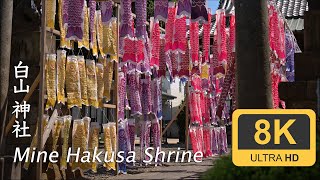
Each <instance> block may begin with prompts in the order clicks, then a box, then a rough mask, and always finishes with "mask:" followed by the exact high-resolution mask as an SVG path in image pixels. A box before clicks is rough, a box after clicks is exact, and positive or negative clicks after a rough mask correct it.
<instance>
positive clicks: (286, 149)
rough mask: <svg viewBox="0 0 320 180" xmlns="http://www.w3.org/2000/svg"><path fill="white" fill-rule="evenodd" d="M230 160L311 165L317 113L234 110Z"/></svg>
mask: <svg viewBox="0 0 320 180" xmlns="http://www.w3.org/2000/svg"><path fill="white" fill-rule="evenodd" d="M232 160H233V163H234V164H235V165H237V166H312V165H313V164H314V163H315V160H316V115H315V113H314V111H312V110H292V109H290V110H283V109H276V110H274V109H267V110H245V109H241V110H236V111H235V112H234V113H233V117H232Z"/></svg>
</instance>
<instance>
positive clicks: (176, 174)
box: [84, 144, 218, 179]
mask: <svg viewBox="0 0 320 180" xmlns="http://www.w3.org/2000/svg"><path fill="white" fill-rule="evenodd" d="M178 147H179V145H178V144H177V145H170V147H168V146H163V147H162V151H165V152H166V154H167V152H169V151H177V149H178ZM181 147H184V146H183V145H181ZM183 150H184V149H183V148H181V150H180V152H181V151H183ZM135 152H136V161H137V163H136V165H135V166H127V174H120V175H117V176H114V175H113V174H114V172H110V171H109V172H108V171H106V170H105V168H104V167H103V166H102V164H99V167H98V172H97V173H92V172H85V173H84V174H85V176H86V178H88V179H199V177H200V176H201V174H202V173H203V172H205V171H206V170H208V169H209V168H211V167H212V164H213V161H214V160H215V159H217V158H218V157H210V158H205V159H203V161H202V162H200V163H195V162H193V160H191V162H190V163H186V162H183V163H181V162H178V163H175V162H173V161H174V160H172V161H171V162H169V163H167V162H166V163H163V164H162V165H161V166H155V165H154V164H153V165H152V164H150V165H147V166H145V165H143V166H141V165H140V164H139V163H138V162H139V160H140V151H139V147H138V146H136V149H135ZM171 159H175V156H173V157H171ZM192 159H193V158H192Z"/></svg>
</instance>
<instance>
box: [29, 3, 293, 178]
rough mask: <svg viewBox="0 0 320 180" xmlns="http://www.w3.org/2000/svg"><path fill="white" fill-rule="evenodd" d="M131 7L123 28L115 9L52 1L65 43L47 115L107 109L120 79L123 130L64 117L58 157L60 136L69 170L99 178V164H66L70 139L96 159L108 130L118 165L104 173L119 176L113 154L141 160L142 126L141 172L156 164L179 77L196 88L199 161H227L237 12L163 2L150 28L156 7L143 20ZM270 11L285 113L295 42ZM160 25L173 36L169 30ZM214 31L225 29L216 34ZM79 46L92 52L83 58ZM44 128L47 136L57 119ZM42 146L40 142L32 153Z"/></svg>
mask: <svg viewBox="0 0 320 180" xmlns="http://www.w3.org/2000/svg"><path fill="white" fill-rule="evenodd" d="M131 4H132V1H131V0H120V19H119V22H120V25H119V29H118V27H117V26H118V24H117V21H118V20H117V18H116V17H114V15H113V7H114V5H115V4H114V2H113V1H112V0H106V1H101V2H100V1H97V2H96V1H95V0H88V1H87V0H58V4H57V5H56V1H55V0H48V1H47V6H46V22H47V24H46V26H47V27H49V28H52V29H54V25H55V14H56V11H57V17H58V25H59V29H60V44H59V47H58V50H57V52H56V53H53V54H48V55H47V59H46V92H47V104H46V110H50V109H53V108H54V107H55V105H56V104H62V105H66V107H67V108H68V109H70V108H72V107H78V108H80V109H81V108H82V106H92V107H95V108H103V107H104V106H103V104H104V103H106V102H111V101H113V100H114V99H112V95H111V91H112V84H113V76H114V72H115V71H119V73H118V78H117V79H118V83H117V86H118V87H117V89H118V101H117V102H116V103H117V106H118V119H117V121H118V127H116V123H115V122H109V123H105V124H102V126H101V124H99V123H98V122H92V121H91V118H90V117H86V116H85V117H82V118H80V119H75V120H73V118H72V117H71V116H70V115H67V116H58V117H57V118H56V119H55V120H54V125H53V126H54V127H53V129H54V133H52V136H53V137H52V138H53V140H54V145H53V147H52V150H53V151H54V150H55V149H56V145H57V139H58V138H59V136H60V135H61V137H62V139H63V140H62V155H61V157H60V158H61V161H60V169H62V170H63V169H66V168H67V163H71V165H72V170H76V169H81V170H89V169H91V170H92V171H93V172H96V171H97V162H87V163H79V162H76V161H75V160H74V159H71V160H70V162H67V161H66V159H67V156H68V153H69V152H68V148H69V145H68V141H69V139H72V147H71V150H72V151H71V152H72V153H77V150H78V149H80V154H83V152H86V151H88V152H91V155H90V153H89V155H88V158H92V156H93V155H92V154H93V152H94V151H95V150H96V149H97V148H98V145H99V131H100V129H101V127H102V129H103V136H102V137H103V139H102V140H103V142H104V150H105V151H106V153H105V154H106V155H105V156H106V157H107V160H108V159H109V160H110V161H106V162H104V164H103V166H104V167H105V168H106V169H107V170H116V166H117V164H116V161H115V160H118V157H115V156H114V155H113V154H112V152H113V151H119V152H124V153H123V154H122V157H123V158H124V159H127V158H128V157H130V156H131V154H130V152H132V151H135V136H136V129H137V128H136V127H137V126H139V129H140V132H139V133H140V134H139V136H140V158H141V159H140V164H141V165H148V164H149V163H151V160H150V159H151V157H150V154H148V153H146V152H148V151H146V150H147V149H148V148H150V135H151V137H152V138H151V139H152V144H153V148H154V149H160V148H161V134H160V132H161V127H160V121H161V120H162V117H163V110H162V87H161V86H162V85H161V82H162V79H163V78H167V79H169V80H170V82H172V81H174V80H176V79H177V78H179V79H180V80H181V81H183V82H187V83H185V84H186V86H189V85H190V88H188V90H189V92H188V93H187V94H188V96H187V97H186V98H188V103H189V104H188V107H189V112H190V125H189V129H188V131H189V135H190V140H191V144H192V150H193V153H194V154H196V153H199V152H200V153H201V154H202V155H203V157H210V156H213V155H221V154H224V153H227V152H228V148H227V132H226V127H227V126H228V125H231V123H232V122H231V112H232V111H233V110H235V108H236V101H235V96H236V94H235V88H236V81H235V71H236V57H235V51H236V49H235V38H236V37H235V14H234V12H233V11H231V12H230V13H229V14H226V11H225V10H224V9H218V10H217V11H216V12H215V14H213V13H212V11H211V9H209V8H207V7H206V0H178V1H177V2H168V0H154V17H152V18H151V19H150V20H147V0H136V1H135V6H134V8H135V13H136V16H135V17H133V14H132V9H131V8H132V6H131ZM268 8H269V11H268V13H269V37H270V54H271V56H270V57H271V58H270V62H271V72H270V73H271V78H272V94H273V104H274V108H279V106H280V104H281V106H282V108H285V103H284V102H283V101H281V100H280V99H279V95H278V84H279V83H280V82H281V81H294V51H295V42H294V39H293V37H292V35H291V33H290V32H289V30H288V29H287V28H286V26H285V22H284V21H285V20H284V19H283V18H282V16H281V13H280V12H279V11H278V10H277V7H276V6H275V5H274V4H273V3H271V2H270V3H269V5H268ZM161 21H162V22H165V27H161V26H160V25H161V24H162V23H160V22H161ZM147 22H148V23H147ZM147 24H149V28H147ZM212 27H216V28H215V29H214V31H212ZM163 28H164V31H163ZM118 30H119V31H118ZM148 31H149V32H148ZM118 32H119V33H118ZM118 39H119V41H118ZM75 44H77V47H78V48H80V49H83V50H86V51H87V53H86V54H85V55H83V54H81V55H80V53H79V54H78V55H75V54H74V53H73V51H74V49H75ZM80 51H81V50H80ZM81 52H82V51H81ZM119 55H120V57H121V58H120V59H118V57H119ZM115 64H116V65H119V66H115ZM114 67H119V68H118V69H114ZM65 94H66V98H65ZM43 119H44V120H43V122H44V123H43V124H44V125H43V128H46V124H48V120H49V117H48V116H47V115H46V116H44V117H43ZM69 132H71V133H70V134H72V137H69ZM36 133H37V131H36ZM117 135H118V136H117ZM34 137H36V136H34ZM117 145H118V148H117ZM35 146H36V138H34V139H33V140H32V143H31V146H30V147H31V148H33V147H35ZM152 153H155V152H152ZM84 156H85V155H80V158H83V157H84ZM162 159H164V157H163V156H162V155H160V156H156V158H155V159H154V160H155V163H154V164H155V165H160V164H161V162H162V161H161V160H162ZM197 160H201V157H198V158H197ZM128 164H130V165H135V162H134V161H132V162H129V163H128V162H126V161H121V162H119V169H118V171H119V172H120V173H126V172H127V168H126V166H127V165H128ZM28 167H29V163H25V164H24V168H26V169H28ZM49 167H50V168H52V166H49Z"/></svg>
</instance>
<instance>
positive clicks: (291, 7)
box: [272, 0, 309, 19]
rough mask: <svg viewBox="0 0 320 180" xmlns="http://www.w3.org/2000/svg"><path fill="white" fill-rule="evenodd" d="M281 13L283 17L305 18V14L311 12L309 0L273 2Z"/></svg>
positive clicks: (276, 0)
mask: <svg viewBox="0 0 320 180" xmlns="http://www.w3.org/2000/svg"><path fill="white" fill-rule="evenodd" d="M272 1H273V2H274V3H275V4H276V5H277V6H278V9H279V10H280V11H281V13H282V14H283V16H285V17H286V18H287V19H288V18H298V17H303V15H304V12H305V11H308V10H309V7H308V2H307V0H272Z"/></svg>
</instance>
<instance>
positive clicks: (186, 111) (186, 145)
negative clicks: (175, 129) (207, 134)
mask: <svg viewBox="0 0 320 180" xmlns="http://www.w3.org/2000/svg"><path fill="white" fill-rule="evenodd" d="M185 91H186V92H185V94H186V97H185V102H186V110H185V113H186V119H185V128H186V129H185V138H184V144H185V150H186V151H188V150H189V81H187V82H186V87H185Z"/></svg>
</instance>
